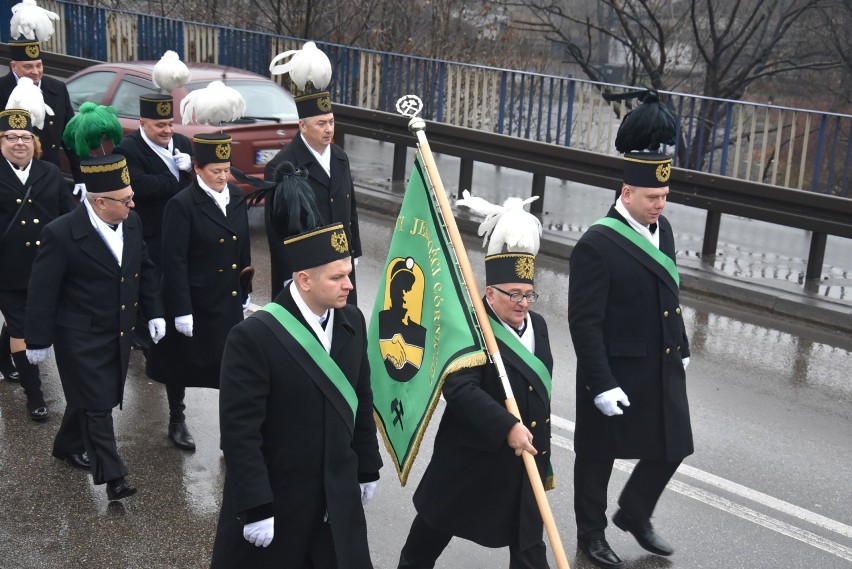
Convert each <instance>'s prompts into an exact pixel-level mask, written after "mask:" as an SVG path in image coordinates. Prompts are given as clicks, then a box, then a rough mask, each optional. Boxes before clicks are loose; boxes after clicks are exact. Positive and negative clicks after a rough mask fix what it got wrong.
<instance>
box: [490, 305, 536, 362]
mask: <svg viewBox="0 0 852 569" xmlns="http://www.w3.org/2000/svg"><path fill="white" fill-rule="evenodd" d="M490 304H491V303H489V305H490ZM491 311H492V312H494V317H495V318H497V320H499V321H500V323H501V324H502V325H503V327H504V328H505V329H506V330H508V331H509V332H511V333H512V334H514V335H516V336H518V340H520V341H521V344H523V345H524V347H526V349H528V350H529V351H530V353H533V354H535V334H534V333H533V326H532V318H530V314H529V312H527V316H526V318H524V321H523V323H522V327H521V333H520V334H518V329H517V328H513V327H512V326H510V325H509V324H506V322H504V321H503V319H502V318H500V317H499V316H497V312H496V311H495V310H494V306H491Z"/></svg>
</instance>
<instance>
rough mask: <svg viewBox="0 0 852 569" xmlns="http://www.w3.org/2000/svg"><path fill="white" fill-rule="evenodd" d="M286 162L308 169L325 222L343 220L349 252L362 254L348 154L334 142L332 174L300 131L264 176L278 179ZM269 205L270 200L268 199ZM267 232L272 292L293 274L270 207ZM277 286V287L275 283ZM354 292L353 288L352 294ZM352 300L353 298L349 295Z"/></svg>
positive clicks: (325, 223) (276, 157) (309, 179)
mask: <svg viewBox="0 0 852 569" xmlns="http://www.w3.org/2000/svg"><path fill="white" fill-rule="evenodd" d="M283 162H291V163H293V164H294V165H295V166H296V167H298V168H302V169H306V170H307V171H308V183H309V184H310V185H311V188H313V190H314V196H316V200H317V206H318V207H319V212H320V215H321V216H322V221H323V225H329V224H331V223H337V222H340V223H342V224H343V228H344V229H345V230H346V238H347V239H348V240H349V251H350V253H351V254H352V256H353V257H360V256H361V234H360V232H359V229H358V212H357V208H356V206H355V186H354V184H353V183H352V173H351V172H350V170H349V157H348V156H346V153H345V152H344V151H343V149H342V148H340V147H339V146H337V145H334V144H332V145H331V177H329V176H328V174H326V173H325V170H324V169H323V167H322V166H321V165H320V164H319V163H318V162H317V160H316V158H315V157H314V155H313V153H311V151H310V149H308V147H307V145H306V144H305V141H304V140H303V139H302V136H301V135H299V134H297V135H296V136H294V137H293V140H292V141H291V142H290V144H288V145H287V146H285V147H284V148H283V149H282V150H281V151H280V152H279V153H278V154H276V155H275V157H274V158H273V159H272V160H271V161H270V162H269V164H267V165H266V169H265V171H264V178H266V179H267V180H274V179H275V171H276V170H277V169H278V167H279V166H280V165H281V164H282V163H283ZM266 203H267V204H269V201H268V200H267V202H266ZM264 213H265V219H266V232H267V238H268V240H269V248H270V260H271V262H272V272H273V277H274V278H275V279H276V282H274V283H273V285H274V288H273V294H276V292H277V287H280V286H281V283H283V282H284V281H285V280H287V279H289V278H290V276H291V275H292V273H293V270H292V267H291V266H290V262H289V261H288V260H287V254H286V251H285V250H284V246H283V244H282V242H281V240H280V239H279V238H278V236H277V235H276V234H275V231H274V230H273V229H272V225H271V223H270V222H269V207H267V208H266V210H265V212H264ZM276 285H277V286H276ZM353 293H355V291H354V290H353V291H352V293H350V295H352V294H353ZM350 301H352V299H351V298H350Z"/></svg>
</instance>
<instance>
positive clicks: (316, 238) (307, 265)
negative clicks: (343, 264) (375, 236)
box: [284, 223, 351, 272]
mask: <svg viewBox="0 0 852 569" xmlns="http://www.w3.org/2000/svg"><path fill="white" fill-rule="evenodd" d="M284 250H285V251H286V252H287V257H288V258H289V259H290V264H291V265H292V267H293V271H294V272H296V271H304V270H305V269H311V268H313V267H319V266H320V265H325V264H327V263H331V262H333V261H337V260H340V259H346V258H348V257H350V256H351V254H350V252H349V240H348V239H347V238H346V232H345V231H344V230H343V224H342V223H335V224H333V225H326V226H325V227H319V228H317V229H311V230H309V231H306V232H304V233H300V234H298V235H293V236H292V237H288V238H286V239H284Z"/></svg>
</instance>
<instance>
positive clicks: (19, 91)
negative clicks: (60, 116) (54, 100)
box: [6, 77, 53, 130]
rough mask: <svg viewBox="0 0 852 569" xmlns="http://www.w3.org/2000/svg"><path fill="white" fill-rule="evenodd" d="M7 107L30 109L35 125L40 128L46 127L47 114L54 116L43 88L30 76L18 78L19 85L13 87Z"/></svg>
mask: <svg viewBox="0 0 852 569" xmlns="http://www.w3.org/2000/svg"><path fill="white" fill-rule="evenodd" d="M6 108H7V109H23V110H25V111H29V112H30V115H31V118H32V121H33V126H34V127H36V128H37V129H39V130H42V129H43V128H44V117H45V115H50V116H53V109H51V108H50V106H49V105H47V104H46V103H45V102H44V95H43V94H42V92H41V89H39V88H38V87H36V86H35V83H33V80H32V79H30V78H29V77H21V78H20V79H18V85H17V86H16V87H15V88H14V89H12V92H11V93H10V94H9V99H8V100H7V101H6Z"/></svg>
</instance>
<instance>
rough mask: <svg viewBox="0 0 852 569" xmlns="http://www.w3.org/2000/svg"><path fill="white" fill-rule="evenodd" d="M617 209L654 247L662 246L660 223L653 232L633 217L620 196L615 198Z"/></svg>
mask: <svg viewBox="0 0 852 569" xmlns="http://www.w3.org/2000/svg"><path fill="white" fill-rule="evenodd" d="M615 211H617V212H618V213H620V214H621V215H622V217H624V219H625V220H626V221H627V223H629V224H630V227H632V228H633V229H635V230H636V231H638V232H639V233H640V234H641V235H642V236H644V237H645V239H647V240H648V241H650V242H651V244H652V245H653V246H654V247H656V248H657V249H659V248H660V227H659V224H657V230H656V231H654V233H651V230H650V229H648V226H647V225H642V224H641V223H639V222H638V221H636V220H635V219H633V216H632V215H630V212H629V211H627V207H626V206H625V205H624V203H623V202H622V201H621V197H620V196H619V198H618V199H617V200H615Z"/></svg>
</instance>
